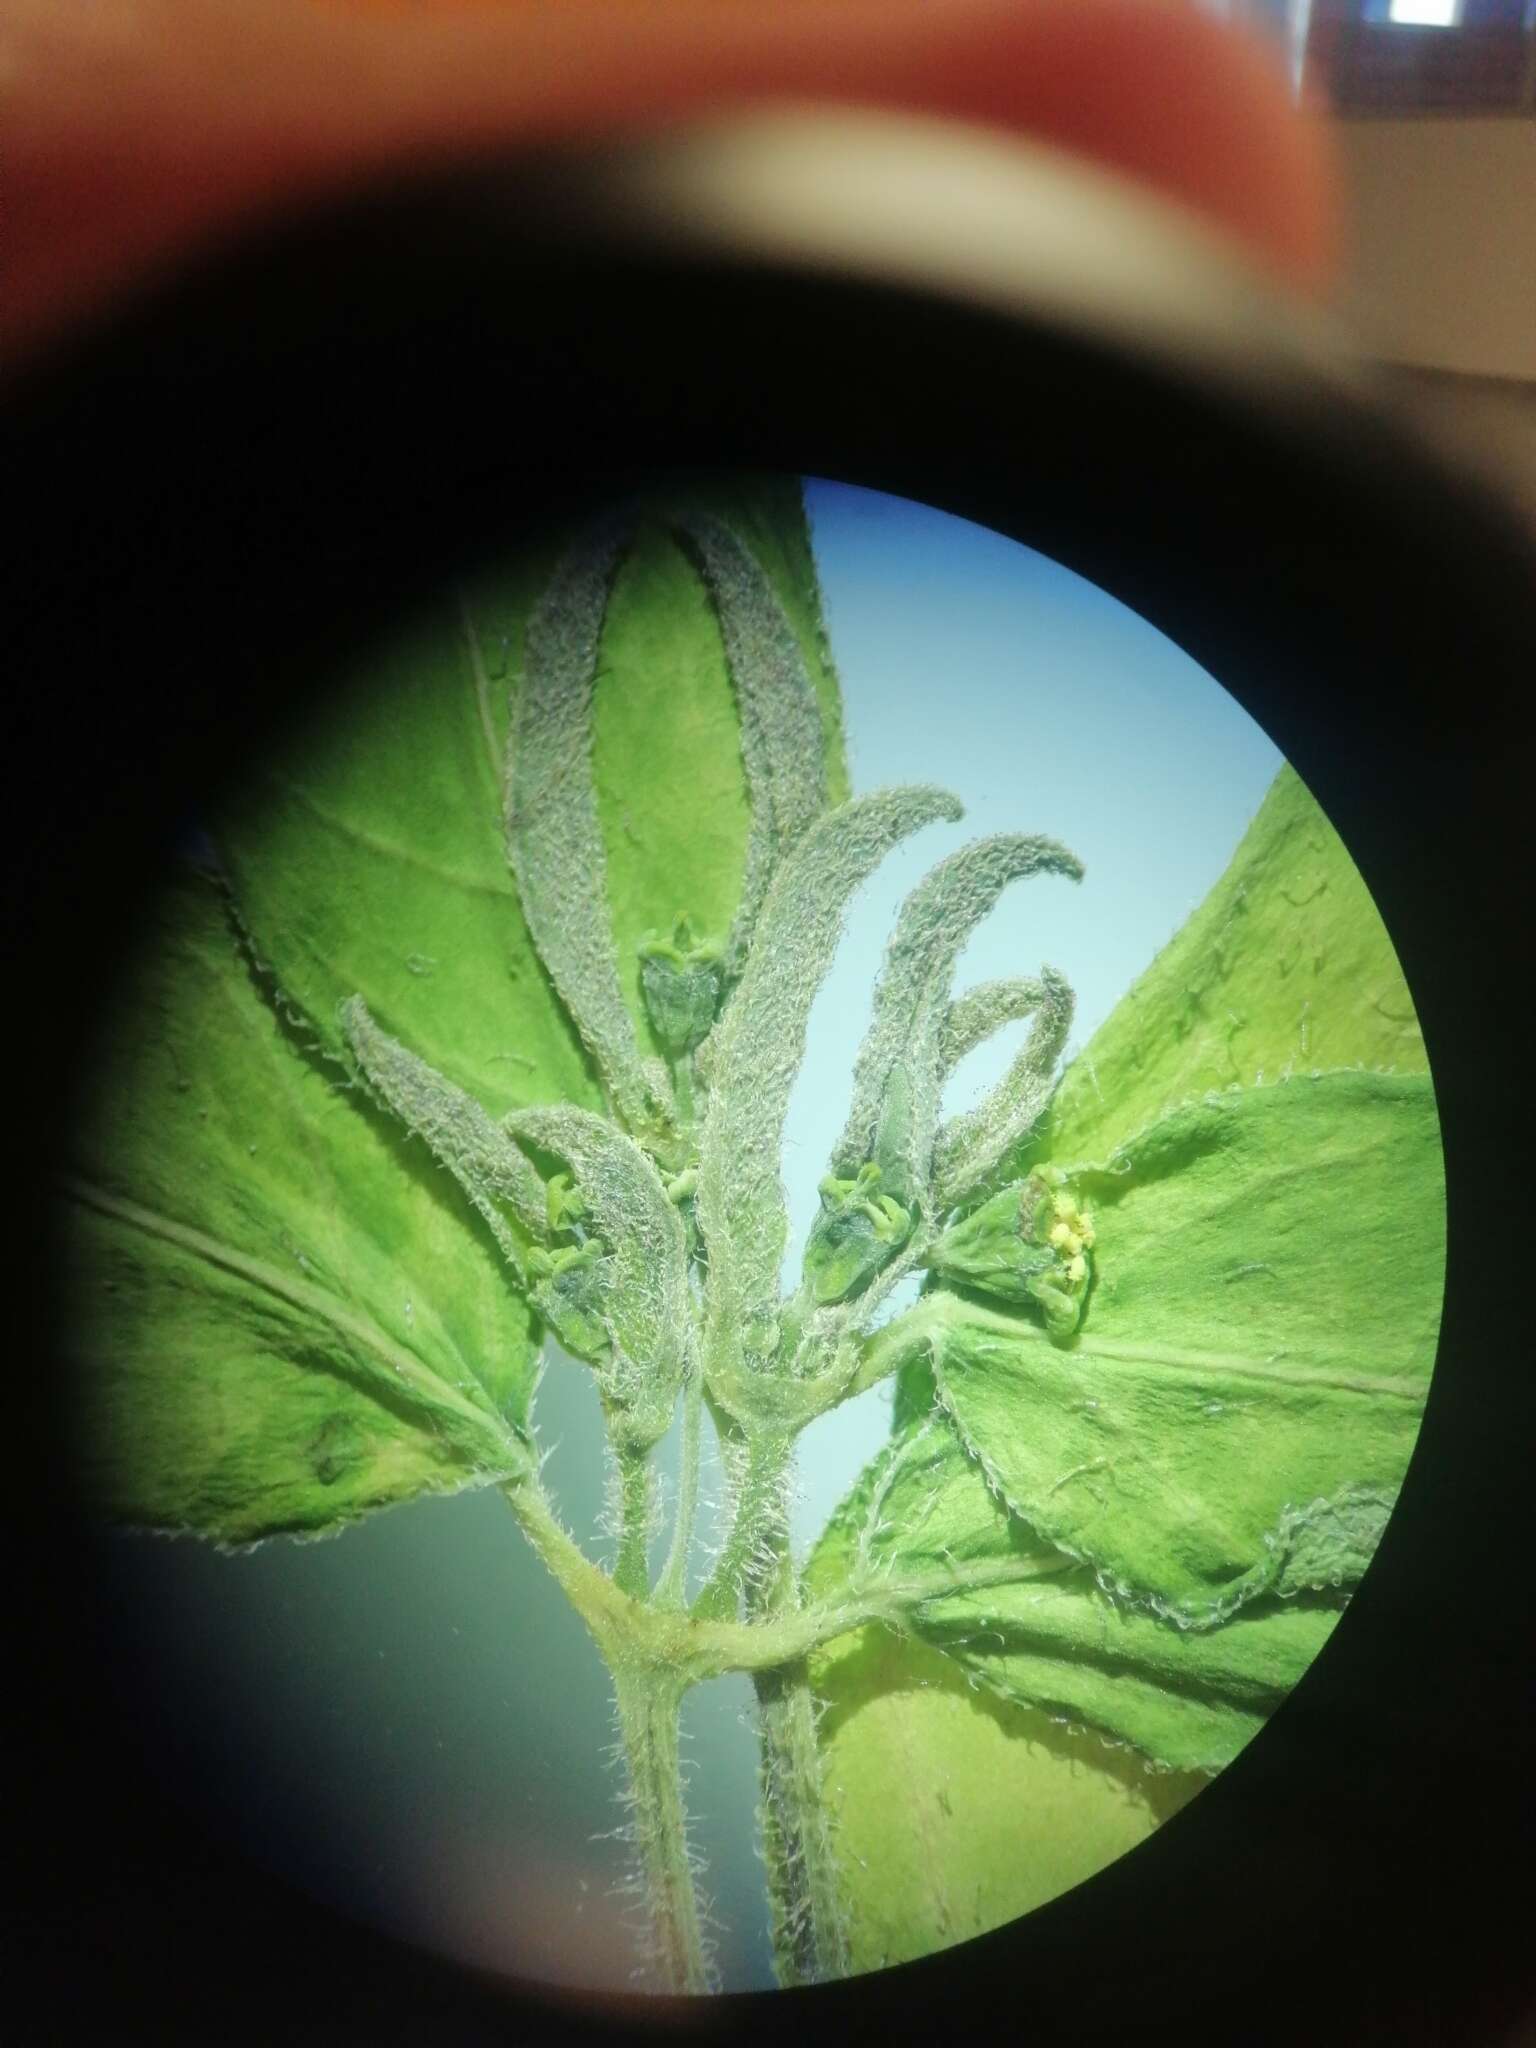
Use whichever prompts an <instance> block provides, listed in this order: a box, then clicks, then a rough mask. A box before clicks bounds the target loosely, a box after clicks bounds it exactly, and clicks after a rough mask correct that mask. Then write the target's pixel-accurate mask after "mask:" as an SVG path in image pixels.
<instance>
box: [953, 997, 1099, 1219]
mask: <svg viewBox="0 0 1536 2048" xmlns="http://www.w3.org/2000/svg"><path fill="white" fill-rule="evenodd" d="M1040 989H1041V996H1040V1001H1039V1003H1038V1004H1037V1005H1036V1007H1035V1011H1034V1018H1035V1022H1034V1027H1033V1029H1032V1030H1031V1031H1030V1034H1029V1036H1028V1038H1027V1039H1026V1040H1025V1041H1024V1044H1023V1045H1022V1046H1021V1047H1020V1048H1019V1050H1018V1052H1017V1053H1016V1054H1015V1055H1014V1059H1013V1063H1012V1065H1011V1066H1010V1067H1009V1069H1008V1071H1007V1073H1006V1074H1005V1075H1004V1076H1003V1078H1002V1080H1001V1081H999V1082H998V1084H997V1086H996V1087H995V1088H993V1089H992V1090H991V1092H990V1093H989V1094H988V1095H987V1096H986V1097H985V1098H984V1099H983V1100H982V1101H981V1102H980V1103H979V1104H978V1105H977V1106H976V1108H975V1109H970V1110H965V1111H963V1112H962V1114H961V1115H959V1116H956V1117H951V1118H950V1120H949V1122H948V1123H947V1124H945V1125H944V1126H943V1128H942V1129H941V1130H940V1132H939V1134H938V1138H937V1139H936V1141H935V1143H934V1148H933V1178H934V1191H935V1199H936V1202H937V1205H938V1207H939V1208H940V1209H947V1208H952V1207H953V1206H954V1205H955V1203H957V1202H960V1201H963V1200H964V1199H965V1197H966V1196H967V1195H968V1194H970V1193H971V1192H972V1191H973V1190H974V1189H976V1188H978V1187H980V1186H982V1185H983V1183H984V1182H985V1181H986V1180H987V1178H988V1177H989V1175H991V1174H992V1173H994V1172H995V1170H996V1169H997V1167H998V1165H999V1164H1000V1162H1001V1161H1002V1160H1004V1159H1005V1158H1006V1157H1007V1156H1008V1154H1009V1153H1010V1152H1012V1151H1014V1150H1015V1149H1017V1148H1018V1147H1019V1146H1020V1145H1022V1143H1023V1141H1024V1140H1025V1139H1026V1138H1027V1137H1028V1136H1029V1134H1030V1132H1031V1131H1032V1130H1033V1129H1034V1128H1035V1126H1036V1124H1037V1123H1038V1122H1039V1121H1040V1119H1041V1117H1042V1115H1043V1114H1044V1112H1045V1108H1046V1105H1047V1104H1048V1103H1049V1101H1050V1099H1051V1093H1052V1089H1053V1087H1054V1085H1055V1084H1054V1078H1053V1077H1054V1074H1055V1070H1056V1062H1057V1060H1058V1059H1060V1057H1061V1052H1062V1048H1063V1046H1065V1044H1066V1042H1067V1034H1068V1032H1069V1031H1070V1030H1071V1029H1072V1012H1073V1010H1074V1008H1075V998H1074V997H1073V994H1072V990H1071V988H1070V987H1069V986H1068V984H1067V982H1066V981H1065V980H1064V979H1063V978H1062V976H1061V975H1059V974H1058V973H1057V972H1056V970H1055V968H1053V967H1042V968H1041V970H1040Z"/></svg>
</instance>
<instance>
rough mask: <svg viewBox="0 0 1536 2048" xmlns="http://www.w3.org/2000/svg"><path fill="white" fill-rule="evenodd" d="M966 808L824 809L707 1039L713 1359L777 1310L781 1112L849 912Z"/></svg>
mask: <svg viewBox="0 0 1536 2048" xmlns="http://www.w3.org/2000/svg"><path fill="white" fill-rule="evenodd" d="M959 812H960V806H959V804H958V803H957V802H956V801H955V799H954V798H953V797H952V796H949V795H947V794H946V793H945V792H944V791H943V790H937V789H930V788H922V787H917V788H911V789H889V790H881V791H877V792H876V793H875V794H874V795H873V796H864V797H854V798H853V799H852V800H851V801H850V802H848V803H846V804H841V805H839V806H838V808H837V809H836V810H835V811H831V812H829V813H827V814H826V815H825V816H824V817H822V818H820V819H818V820H817V822H816V824H815V825H813V826H812V828H811V829H810V831H809V832H807V833H806V835H805V837H804V838H803V839H802V840H801V842H800V844H799V845H798V846H797V847H796V849H795V851H794V852H793V853H792V854H791V855H790V856H789V858H788V859H787V860H786V861H785V862H784V863H783V865H782V866H781V867H780V868H779V870H778V872H777V874H776V875H775V876H774V879H773V882H772V884H771V886H770V888H769V891H768V894H767V897H766V898H765V900H764V903H763V909H762V915H761V917H760V918H759V920H758V926H757V933H756V937H755V939H754V941H753V946H752V951H751V954H750V956H749V958H748V961H747V968H746V972H745V973H744V974H743V976H742V978H741V981H740V983H739V984H738V986H737V989H736V992H735V994H734V996H733V997H732V999H731V1002H730V1004H729V1006H728V1007H727V1009H726V1013H725V1016H724V1017H723V1018H722V1019H721V1022H720V1024H719V1027H718V1028H717V1029H716V1031H715V1032H714V1033H713V1035H712V1037H711V1039H710V1046H709V1061H708V1066H707V1069H706V1072H707V1078H708V1081H709V1088H710V1097H709V1110H708V1114H707V1117H706V1119H705V1124H704V1132H703V1137H702V1140H701V1144H700V1153H699V1187H698V1196H697V1212H698V1219H699V1226H700V1229H701V1231H702V1233H703V1237H704V1242H705V1245H706V1247H707V1249H708V1256H709V1268H710V1291H709V1306H708V1325H707V1330H706V1337H705V1343H706V1349H707V1354H708V1357H709V1359H710V1361H711V1362H713V1360H714V1359H715V1357H716V1356H717V1354H720V1355H731V1354H733V1353H734V1352H735V1351H736V1349H737V1348H738V1346H739V1345H740V1342H741V1331H742V1325H743V1321H744V1319H746V1318H748V1317H763V1316H766V1315H768V1314H770V1313H771V1308H772V1305H774V1304H776V1303H777V1301H778V1298H779V1267H780V1264H781V1262H782V1260H783V1257H784V1243H785V1239H786V1237H787V1235H788V1229H789V1222H788V1216H787V1214H786V1210H785V1205H784V1188H783V1183H782V1182H781V1180H780V1178H779V1156H780V1152H781V1149H782V1145H783V1136H784V1119H785V1116H786V1114H787V1112H788V1108H789V1095H790V1089H791V1088H792V1086H793V1084H794V1079H795V1074H796V1072H797V1070H798V1068H799V1065H800V1058H801V1055H802V1053H803V1052H804V1050H805V1032H806V1025H807V1023H808V1021H809V1018H810V1014H811V1005H812V1003H813V1002H814V1001H815V997H816V991H817V990H818V988H820V986H821V984H822V982H823V981H824V980H825V978H826V974H827V970H828V968H829V967H830V966H831V964H832V955H833V953H834V951H835V950H836V946H837V941H838V937H839V935H840V933H841V930H842V917H843V911H844V909H845V907H846V905H847V903H848V900H849V898H850V897H851V896H852V895H853V893H854V891H855V889H857V888H858V886H859V884H860V883H861V882H863V881H865V880H866V879H867V878H868V877H869V875H870V874H872V873H873V871H874V869H875V868H876V867H877V866H878V865H879V863H880V861H881V860H883V859H884V857H885V856H886V854H887V853H889V852H890V850H891V849H892V847H894V846H896V845H897V844H898V843H899V842H900V841H901V840H902V839H904V838H906V837H907V836H908V835H909V834H910V833H913V832H916V831H919V830H921V828H922V827H923V826H924V825H929V824H933V823H934V822H935V821H936V820H938V819H940V818H947V819H954V818H956V817H958V816H959ZM771 1349H772V1345H771V1343H769V1344H766V1345H765V1346H764V1350H765V1352H766V1351H771ZM710 1369H711V1366H706V1370H710Z"/></svg>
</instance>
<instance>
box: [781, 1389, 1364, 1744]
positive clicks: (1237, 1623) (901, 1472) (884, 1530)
mask: <svg viewBox="0 0 1536 2048" xmlns="http://www.w3.org/2000/svg"><path fill="white" fill-rule="evenodd" d="M850 1575H851V1576H852V1577H853V1578H854V1579H855V1580H856V1581H859V1580H864V1581H867V1580H868V1579H870V1578H871V1577H872V1576H875V1577H878V1576H879V1575H885V1577H887V1578H888V1579H889V1580H890V1581H891V1582H892V1583H893V1584H894V1583H899V1584H903V1585H907V1586H910V1587H911V1588H913V1589H914V1590H916V1591H921V1590H922V1589H924V1588H926V1587H928V1586H931V1587H932V1589H933V1591H932V1595H931V1597H928V1598H926V1599H923V1600H921V1601H919V1602H917V1603H916V1604H915V1606H914V1607H913V1609H912V1615H911V1626H912V1627H913V1628H914V1629H915V1630H916V1632H917V1633H918V1634H920V1635H921V1636H922V1638H923V1639H924V1640H925V1641H926V1642H928V1643H930V1644H932V1645H933V1646H934V1647H935V1648H937V1649H942V1650H943V1651H944V1652H945V1654H946V1655H947V1656H949V1657H951V1658H953V1659H954V1660H955V1661H956V1662H957V1663H958V1664H959V1665H960V1666H961V1667H962V1668H963V1669H964V1670H965V1671H966V1672H967V1674H968V1675H969V1676H970V1678H971V1679H972V1680H973V1682H976V1683H979V1684H982V1685H984V1686H985V1687H987V1688H988V1690H989V1691H991V1692H993V1693H996V1694H997V1695H999V1696H1000V1697H1001V1698H1004V1699H1008V1700H1013V1701H1017V1702H1021V1703H1023V1704H1027V1705H1030V1706H1036V1707H1041V1708H1044V1709H1046V1710H1047V1711H1048V1712H1051V1713H1053V1714H1059V1715H1062V1716H1065V1717H1066V1718H1067V1719H1068V1720H1069V1721H1070V1722H1073V1723H1075V1724H1076V1725H1078V1726H1080V1727H1086V1728H1091V1729H1093V1730H1095V1731H1096V1732H1097V1733H1099V1734H1100V1735H1102V1736H1104V1737H1105V1738H1106V1739H1108V1740H1111V1741H1116V1742H1126V1743H1130V1744H1131V1745H1132V1746H1133V1747H1134V1748H1136V1749H1138V1750H1140V1751H1141V1752H1142V1753H1143V1755H1145V1756H1147V1757H1148V1758H1150V1759H1152V1760H1153V1761H1155V1762H1157V1763H1159V1764H1161V1765H1163V1766H1165V1767H1167V1768H1170V1769H1175V1770H1185V1771H1188V1770H1202V1771H1214V1770H1219V1769H1220V1768H1221V1767H1222V1766H1223V1765H1224V1764H1227V1763H1230V1762H1231V1760H1232V1758H1233V1757H1234V1756H1235V1755H1236V1754H1237V1752H1238V1751H1239V1750H1240V1749H1241V1748H1242V1747H1243V1745H1244V1744H1245V1743H1246V1742H1248V1741H1250V1740H1251V1739H1252V1737H1253V1736H1254V1735H1256V1734H1257V1733H1258V1731H1259V1729H1260V1728H1261V1727H1262V1726H1263V1724H1264V1721H1265V1720H1266V1719H1267V1717H1268V1716H1269V1715H1270V1714H1271V1713H1272V1712H1273V1711H1274V1709H1275V1708H1276V1707H1277V1706H1278V1705H1279V1704H1280V1702H1281V1701H1282V1700H1283V1699H1284V1698H1285V1695H1286V1694H1287V1693H1288V1692H1289V1691H1290V1690H1291V1688H1292V1687H1293V1686H1294V1685H1295V1684H1296V1683H1297V1681H1298V1680H1299V1679H1300V1678H1301V1676H1302V1674H1303V1673H1304V1672H1305V1670H1306V1668H1307V1666H1308V1665H1309V1664H1310V1663H1311V1662H1312V1660H1313V1658H1314V1657H1315V1656H1316V1655H1317V1652H1318V1651H1319V1650H1320V1649H1321V1648H1322V1646H1323V1644H1324V1643H1325V1642H1326V1641H1327V1639H1328V1636H1329V1635H1330V1634H1331V1633H1332V1630H1333V1628H1334V1626H1335V1625H1336V1623H1337V1621H1338V1616H1339V1608H1340V1596H1339V1595H1338V1594H1337V1593H1335V1592H1333V1591H1332V1589H1331V1588H1330V1589H1329V1590H1328V1592H1327V1593H1326V1594H1323V1595H1318V1594H1315V1593H1312V1592H1311V1591H1307V1592H1306V1593H1304V1594H1302V1596H1301V1597H1294V1598H1289V1599H1283V1598H1280V1597H1277V1595H1278V1593H1279V1592H1280V1591H1281V1590H1297V1591H1299V1589H1291V1588H1285V1589H1281V1588H1271V1589H1269V1591H1268V1594H1267V1597H1263V1598H1259V1597H1256V1598H1255V1600H1254V1601H1253V1603H1252V1604H1251V1605H1249V1606H1246V1607H1244V1608H1243V1610H1242V1611H1241V1612H1240V1613H1238V1614H1236V1615H1235V1616H1233V1617H1232V1618H1230V1619H1228V1620H1226V1621H1225V1622H1223V1623H1222V1624H1220V1625H1219V1626H1216V1627H1213V1628H1211V1629H1209V1630H1204V1631H1197V1630H1190V1629H1184V1628H1180V1627H1179V1626H1178V1625H1177V1624H1176V1623H1175V1622H1173V1621H1171V1620H1168V1619H1166V1618H1162V1617H1159V1616H1157V1615H1153V1614H1148V1613H1146V1612H1144V1611H1138V1610H1136V1609H1133V1608H1127V1607H1125V1606H1123V1605H1121V1604H1120V1603H1118V1602H1117V1601H1115V1600H1114V1599H1113V1598H1111V1597H1110V1596H1109V1595H1108V1594H1106V1592H1105V1591H1104V1589H1103V1588H1102V1587H1101V1586H1099V1585H1098V1584H1097V1583H1096V1581H1095V1579H1094V1576H1093V1574H1092V1572H1091V1571H1090V1570H1089V1569H1088V1568H1087V1567H1085V1566H1082V1565H1080V1564H1078V1563H1077V1562H1076V1561H1075V1560H1074V1559H1073V1558H1071V1557H1069V1556H1067V1555H1066V1554H1064V1553H1062V1552H1060V1551H1057V1550H1054V1549H1053V1548H1052V1547H1051V1546H1050V1545H1049V1544H1047V1543H1044V1542H1042V1540H1041V1538H1040V1537H1039V1536H1038V1535H1037V1534H1036V1533H1035V1532H1034V1531H1033V1530H1032V1529H1030V1528H1029V1527H1028V1526H1027V1525H1026V1524H1024V1523H1023V1522H1021V1521H1020V1520H1019V1519H1018V1517H1017V1516H1015V1515H1013V1514H1011V1513H1010V1512H1009V1510H1008V1508H1007V1507H1006V1506H1005V1505H1004V1503H1003V1502H1002V1501H1000V1500H999V1498H998V1497H997V1494H996V1492H995V1491H994V1489H993V1488H991V1487H990V1486H989V1485H988V1484H987V1481H986V1478H985V1477H984V1475H983V1472H982V1468H981V1467H980V1465H979V1464H978V1463H977V1462H976V1460H975V1459H974V1458H972V1457H970V1456H969V1455H968V1454H967V1452H966V1450H965V1447H964V1445H963V1444H962V1442H961V1440H960V1438H959V1436H958V1434H957V1433H956V1431H955V1430H954V1429H953V1428H951V1427H950V1426H949V1424H948V1423H947V1421H946V1420H945V1419H944V1418H943V1417H935V1416H929V1417H928V1418H926V1419H925V1420H924V1421H923V1422H922V1423H920V1424H919V1425H917V1426H916V1427H914V1428H909V1429H908V1430H907V1431H905V1432H904V1433H903V1435H902V1436H900V1437H898V1438H896V1439H893V1441H892V1442H891V1443H890V1444H889V1445H887V1446H886V1448H885V1449H884V1450H883V1451H882V1452H881V1453H880V1455H879V1457H878V1458H877V1459H876V1461H875V1463H874V1465H873V1466H872V1467H871V1468H870V1470H869V1471H868V1472H867V1473H866V1475H865V1477H864V1479H863V1480H862V1481H861V1482H860V1483H859V1485H858V1486H856V1487H855V1489H854V1491H853V1493H852V1494H851V1495H850V1496H849V1499H848V1501H847V1502H846V1503H845V1504H844V1506H843V1507H842V1508H840V1509H839V1510H838V1512H837V1515H836V1516H835V1517H834V1519H833V1522H832V1523H831V1525H830V1526H829V1529H828V1532H827V1535H826V1536H825V1537H823V1539H822V1542H821V1543H820V1544H819V1545H818V1547H817V1550H816V1552H815V1553H814V1555H813V1557H812V1559H811V1561H810V1563H809V1564H808V1567H807V1575H806V1576H807V1586H808V1590H809V1591H810V1593H811V1595H812V1597H821V1598H829V1597H835V1596H836V1594H837V1592H838V1590H839V1588H840V1586H841V1585H842V1584H845V1583H846V1582H847V1580H848V1578H849V1577H850Z"/></svg>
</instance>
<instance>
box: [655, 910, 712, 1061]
mask: <svg viewBox="0 0 1536 2048" xmlns="http://www.w3.org/2000/svg"><path fill="white" fill-rule="evenodd" d="M639 955H640V993H641V994H642V995H643V996H644V998H645V1009H646V1015H647V1016H648V1017H649V1018H650V1020H651V1029H652V1030H653V1031H654V1032H655V1034H656V1041H657V1043H658V1044H659V1045H660V1047H661V1049H662V1051H663V1052H664V1053H665V1054H666V1055H667V1057H668V1059H672V1060H677V1059H682V1058H683V1057H684V1056H685V1055H686V1054H688V1053H690V1052H692V1051H693V1049H694V1047H695V1046H697V1045H700V1044H701V1043H702V1042H703V1040H704V1039H705V1038H706V1037H708V1035H709V1033H710V1031H711V1030H712V1029H713V1027H714V1022H715V1018H716V1017H717V1016H718V1015H719V1011H720V998H721V996H722V994H723V993H724V989H725V967H724V963H723V960H722V958H721V950H720V948H719V947H718V946H716V945H712V944H710V943H709V942H708V941H702V940H701V941H695V939H694V937H693V932H692V928H691V926H690V925H689V922H688V920H687V918H686V917H680V918H679V919H678V920H677V923H676V925H675V926H674V927H673V930H672V936H671V938H663V937H662V936H661V934H660V933H659V932H648V933H647V934H646V936H645V938H644V939H642V940H641V942H640V946H639Z"/></svg>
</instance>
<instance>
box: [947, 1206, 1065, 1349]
mask: <svg viewBox="0 0 1536 2048" xmlns="http://www.w3.org/2000/svg"><path fill="white" fill-rule="evenodd" d="M1093 1242H1094V1228H1093V1220H1092V1218H1091V1217H1090V1216H1089V1214H1088V1212H1087V1211H1086V1210H1085V1209H1082V1208H1080V1207H1079V1206H1078V1203H1077V1199H1076V1197H1075V1196H1073V1195H1072V1194H1071V1193H1070V1192H1069V1191H1068V1190H1067V1188H1066V1185H1065V1177H1064V1175H1063V1174H1062V1173H1061V1172H1060V1170H1059V1169H1058V1168H1056V1167H1041V1168H1040V1169H1038V1170H1037V1171H1036V1172H1034V1173H1032V1174H1031V1175H1030V1176H1029V1178H1028V1179H1027V1180H1024V1181H1017V1182H1015V1183H1014V1185H1013V1186H1012V1187H1007V1188H1004V1189H1003V1190H1002V1192H1001V1193H1000V1194H996V1195H993V1196H992V1198H991V1200H990V1201H986V1202H983V1203H982V1205H981V1207H980V1208H979V1209H973V1210H972V1211H971V1213H970V1215H969V1216H962V1217H961V1218H960V1219H959V1221H958V1222H955V1223H952V1224H951V1225H950V1226H949V1228H948V1229H947V1230H946V1231H945V1232H944V1234H943V1236H942V1237H941V1238H940V1239H939V1241H938V1243H937V1245H935V1247H934V1251H933V1258H932V1261H931V1269H932V1271H933V1272H934V1273H936V1274H937V1275H938V1277H939V1278H940V1279H941V1280H948V1281H951V1282H953V1283H954V1284H955V1285H956V1286H960V1287H973V1288H975V1289H976V1290H977V1291H978V1292H979V1293H982V1294H990V1295H993V1296H995V1297H996V1298H997V1299H998V1300H1000V1301H1010V1302H1018V1303H1020V1304H1024V1303H1029V1304H1032V1305H1033V1306H1034V1307H1036V1308H1038V1309H1039V1310H1040V1312H1041V1314H1042V1316H1043V1317H1044V1320H1045V1326H1046V1328H1047V1330H1049V1332H1050V1333H1051V1335H1052V1336H1053V1337H1069V1336H1071V1334H1072V1333H1073V1331H1074V1330H1076V1328H1077V1326H1078V1324H1079V1322H1080V1321H1081V1320H1082V1312H1083V1305H1084V1301H1085V1298H1086V1296H1087V1292H1088V1283H1089V1280H1090V1278H1091V1274H1092V1268H1091V1266H1090V1263H1089V1258H1088V1253H1089V1250H1090V1249H1091V1247H1092V1245H1093Z"/></svg>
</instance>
